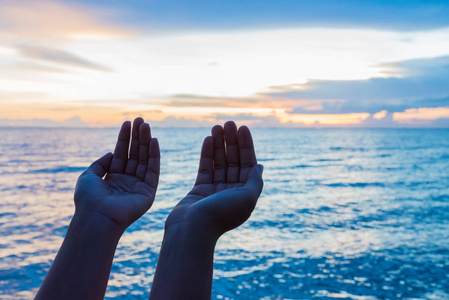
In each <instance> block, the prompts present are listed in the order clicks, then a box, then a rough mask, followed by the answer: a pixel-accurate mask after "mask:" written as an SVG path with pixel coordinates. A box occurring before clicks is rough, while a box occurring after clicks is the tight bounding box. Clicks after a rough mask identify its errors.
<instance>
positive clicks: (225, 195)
mask: <svg viewBox="0 0 449 300" xmlns="http://www.w3.org/2000/svg"><path fill="white" fill-rule="evenodd" d="M262 170H263V167H262V165H258V164H257V160H256V155H255V153H254V146H253V140H252V138H251V133H250V132H249V129H248V128H247V127H246V126H242V127H240V128H239V130H238V131H237V126H236V125H235V123H234V122H227V123H226V124H225V126H224V129H223V127H221V126H218V125H217V126H215V127H213V128H212V136H209V137H206V139H205V140H204V143H203V148H202V150H201V158H200V167H199V170H198V176H197V179H196V182H195V186H194V187H193V189H192V190H191V191H190V192H189V193H188V194H187V196H185V197H184V199H182V200H181V201H180V202H179V203H178V205H176V206H175V208H174V209H173V211H172V212H171V213H170V215H169V216H168V218H167V221H166V222H165V233H164V240H163V241H162V247H161V252H160V254H159V260H158V263H157V268H156V274H155V276H154V281H153V285H152V288H151V293H150V300H159V299H163V300H172V299H173V300H179V299H196V300H202V299H210V298H211V289H212V274H213V257H214V249H215V244H216V242H217V240H218V239H219V237H220V236H221V235H222V234H223V233H225V232H226V231H228V230H231V229H233V228H235V227H237V226H239V225H240V224H242V223H243V222H245V221H246V220H247V219H248V218H249V216H250V215H251V213H252V211H253V210H254V207H255V205H256V203H257V199H258V198H259V195H260V193H261V192H262V187H263V181H262Z"/></svg>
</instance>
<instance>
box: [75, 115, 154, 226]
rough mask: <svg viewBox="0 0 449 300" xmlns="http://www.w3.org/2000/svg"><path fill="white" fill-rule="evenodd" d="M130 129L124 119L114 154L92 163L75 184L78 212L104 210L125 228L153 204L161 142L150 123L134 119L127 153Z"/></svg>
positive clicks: (96, 212) (99, 211)
mask: <svg viewBox="0 0 449 300" xmlns="http://www.w3.org/2000/svg"><path fill="white" fill-rule="evenodd" d="M130 131H131V122H129V121H126V122H124V123H123V125H122V127H121V129H120V133H119V135H118V141H117V145H116V147H115V151H114V154H112V153H107V154H106V155H104V156H103V157H101V158H100V159H98V160H97V161H95V162H94V163H92V165H91V166H90V167H89V168H88V169H87V170H86V171H85V172H84V173H82V174H81V176H80V177H79V178H78V182H77V184H76V188H75V206H76V212H75V214H81V215H85V214H88V215H90V214H94V215H95V214H101V215H103V216H105V217H107V218H108V219H109V220H111V221H112V222H114V223H115V224H118V225H119V227H120V228H121V229H122V230H123V231H124V230H125V229H126V228H127V227H128V226H129V225H131V224H132V223H133V222H134V221H136V220H137V219H138V218H140V217H141V216H142V215H143V214H144V213H145V212H146V211H147V210H148V209H149V208H150V207H151V205H152V204H153V201H154V197H155V195H156V189H157V185H158V181H159V165H160V153H159V144H158V141H157V139H155V138H151V130H150V126H149V125H148V124H147V123H144V120H143V119H142V118H137V119H135V120H134V123H133V129H132V138H131V147H130V150H129V156H128V148H129V143H130ZM105 175H106V177H105V178H104V179H103V177H104V176H105Z"/></svg>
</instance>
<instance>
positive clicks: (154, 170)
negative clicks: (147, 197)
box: [145, 138, 161, 190]
mask: <svg viewBox="0 0 449 300" xmlns="http://www.w3.org/2000/svg"><path fill="white" fill-rule="evenodd" d="M149 148H150V150H149V158H148V167H147V173H146V174H145V183H146V184H148V185H149V186H151V187H152V188H153V189H154V190H156V189H157V184H158V182H159V174H160V163H161V159H160V158H161V154H160V150H159V142H158V140H157V139H155V138H154V139H151V141H150V147H149Z"/></svg>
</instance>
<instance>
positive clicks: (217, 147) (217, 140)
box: [212, 125, 227, 183]
mask: <svg viewBox="0 0 449 300" xmlns="http://www.w3.org/2000/svg"><path fill="white" fill-rule="evenodd" d="M223 134H224V132H223V127H221V126H220V125H216V126H214V127H213V128H212V137H213V138H214V179H213V182H214V183H223V182H226V171H227V168H226V167H227V165H226V151H225V144H224V136H223Z"/></svg>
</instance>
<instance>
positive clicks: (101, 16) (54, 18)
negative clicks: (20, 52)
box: [0, 0, 135, 42]
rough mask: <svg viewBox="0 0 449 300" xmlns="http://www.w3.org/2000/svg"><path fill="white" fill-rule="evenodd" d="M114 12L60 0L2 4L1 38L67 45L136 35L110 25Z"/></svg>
mask: <svg viewBox="0 0 449 300" xmlns="http://www.w3.org/2000/svg"><path fill="white" fill-rule="evenodd" d="M110 13H111V12H110V11H109V13H108V9H105V8H103V9H102V10H100V9H95V8H94V7H92V6H86V5H84V6H82V5H79V4H78V5H76V4H73V3H71V4H68V3H61V2H58V1H37V0H25V1H20V2H17V1H13V0H5V1H2V2H1V3H0V37H1V38H2V40H3V42H5V41H11V40H15V41H17V40H19V41H20V40H21V41H23V40H32V41H41V42H55V41H58V42H63V41H67V40H71V39H79V38H88V37H95V38H101V37H103V38H108V37H123V36H129V35H132V34H134V33H135V31H134V30H131V29H129V28H125V27H124V26H117V25H114V24H113V23H112V22H108V21H107V19H108V16H109V14H110Z"/></svg>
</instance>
